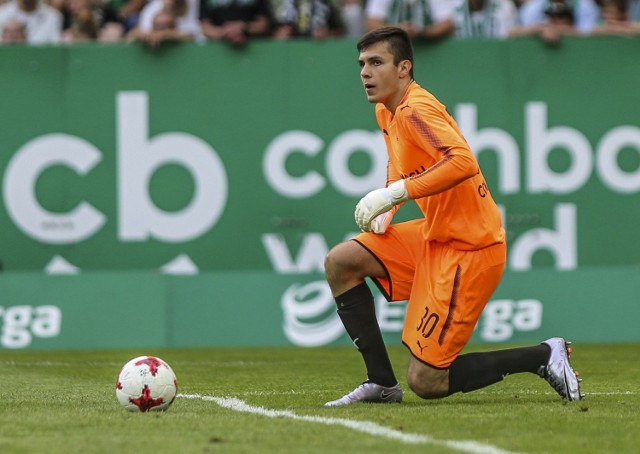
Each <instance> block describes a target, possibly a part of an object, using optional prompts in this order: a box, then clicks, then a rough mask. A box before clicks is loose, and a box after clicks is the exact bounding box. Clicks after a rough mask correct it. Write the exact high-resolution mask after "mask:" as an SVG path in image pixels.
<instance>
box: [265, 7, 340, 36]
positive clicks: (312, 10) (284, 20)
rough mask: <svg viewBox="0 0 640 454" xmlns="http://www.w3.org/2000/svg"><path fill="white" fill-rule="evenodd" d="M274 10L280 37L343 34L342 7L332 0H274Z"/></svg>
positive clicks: (277, 33) (277, 34)
mask: <svg viewBox="0 0 640 454" xmlns="http://www.w3.org/2000/svg"><path fill="white" fill-rule="evenodd" d="M272 11H273V19H274V21H275V23H276V29H275V32H274V36H275V37H276V38H278V39H288V38H295V37H307V38H313V39H325V38H328V37H331V36H341V35H343V34H344V26H343V24H342V21H341V17H340V13H339V10H338V8H337V7H336V6H335V5H334V4H333V3H332V1H331V0H272Z"/></svg>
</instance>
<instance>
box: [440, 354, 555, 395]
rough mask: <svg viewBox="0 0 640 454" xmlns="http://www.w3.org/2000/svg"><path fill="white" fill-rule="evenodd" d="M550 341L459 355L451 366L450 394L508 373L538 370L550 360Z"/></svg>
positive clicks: (474, 387)
mask: <svg viewBox="0 0 640 454" xmlns="http://www.w3.org/2000/svg"><path fill="white" fill-rule="evenodd" d="M549 353H550V349H549V346H548V345H545V344H540V345H536V346H535V347H522V348H512V349H508V350H498V351H495V352H483V353H468V354H466V355H460V356H458V357H457V358H456V359H455V361H454V362H453V363H452V364H451V366H450V367H449V394H448V395H451V394H453V393H456V392H458V391H462V392H463V393H467V392H469V391H474V390H476V389H480V388H484V387H485V386H489V385H492V384H493V383H496V382H499V381H501V380H502V379H503V378H504V377H506V376H507V375H508V374H517V373H520V372H531V373H534V374H537V373H538V371H539V370H540V367H541V366H544V365H545V364H546V363H547V361H548V360H549Z"/></svg>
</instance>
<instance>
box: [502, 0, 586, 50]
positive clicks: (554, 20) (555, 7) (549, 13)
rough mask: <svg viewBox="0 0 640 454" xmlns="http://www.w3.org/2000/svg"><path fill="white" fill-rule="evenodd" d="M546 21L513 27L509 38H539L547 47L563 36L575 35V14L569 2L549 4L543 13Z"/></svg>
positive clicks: (576, 32) (576, 31) (567, 0)
mask: <svg viewBox="0 0 640 454" xmlns="http://www.w3.org/2000/svg"><path fill="white" fill-rule="evenodd" d="M544 14H545V16H546V18H547V19H546V20H545V21H544V22H540V23H537V24H533V25H529V26H522V27H515V28H513V29H511V32H510V33H509V36H539V37H540V38H542V40H543V41H545V42H546V43H547V44H549V45H556V44H558V42H559V41H560V37H561V36H564V35H577V34H578V33H579V32H578V29H577V28H576V26H575V12H574V9H573V7H572V6H571V5H570V1H569V0H566V1H555V2H551V3H549V6H548V7H547V9H546V10H545V11H544Z"/></svg>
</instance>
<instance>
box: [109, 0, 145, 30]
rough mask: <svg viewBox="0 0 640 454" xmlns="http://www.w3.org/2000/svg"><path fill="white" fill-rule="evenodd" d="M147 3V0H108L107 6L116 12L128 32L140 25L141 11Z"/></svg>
mask: <svg viewBox="0 0 640 454" xmlns="http://www.w3.org/2000/svg"><path fill="white" fill-rule="evenodd" d="M146 5H147V0H106V5H105V6H106V7H107V8H108V9H110V10H111V11H114V12H115V13H116V15H117V17H118V20H119V22H120V23H121V24H122V26H123V28H124V30H123V32H124V34H126V33H129V32H130V31H131V30H133V29H134V28H135V27H136V26H137V25H138V20H139V18H140V13H141V12H142V9H143V8H144V7H145V6H146Z"/></svg>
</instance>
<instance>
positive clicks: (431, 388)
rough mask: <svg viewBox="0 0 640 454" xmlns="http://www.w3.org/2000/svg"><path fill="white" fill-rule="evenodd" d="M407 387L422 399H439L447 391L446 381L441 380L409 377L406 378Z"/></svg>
mask: <svg viewBox="0 0 640 454" xmlns="http://www.w3.org/2000/svg"><path fill="white" fill-rule="evenodd" d="M407 384H408V385H409V389H411V391H413V392H414V393H415V394H416V395H417V396H418V397H421V398H423V399H441V398H442V397H446V396H447V394H448V392H449V385H448V383H443V382H442V381H441V380H429V379H417V378H411V377H409V378H408V380H407Z"/></svg>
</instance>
